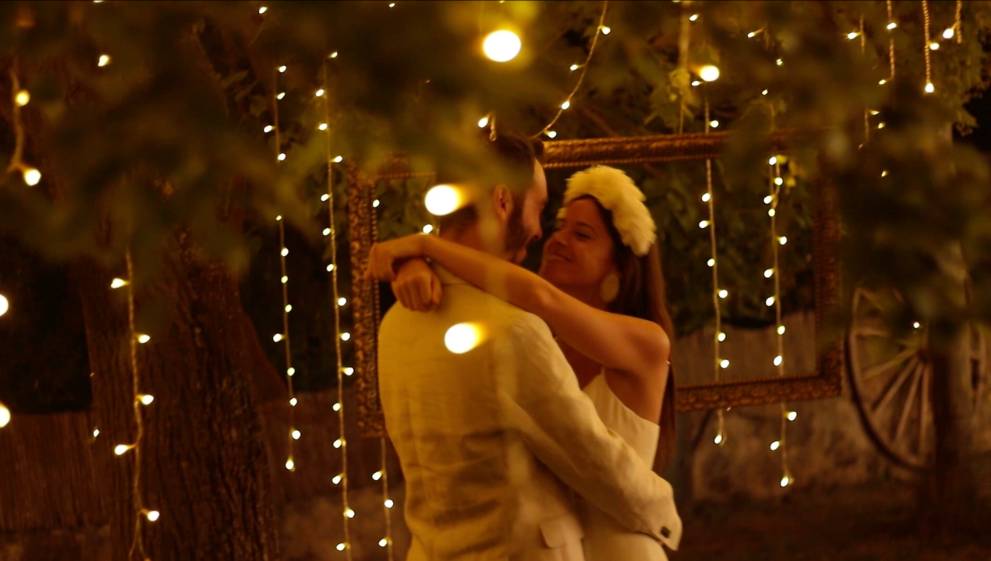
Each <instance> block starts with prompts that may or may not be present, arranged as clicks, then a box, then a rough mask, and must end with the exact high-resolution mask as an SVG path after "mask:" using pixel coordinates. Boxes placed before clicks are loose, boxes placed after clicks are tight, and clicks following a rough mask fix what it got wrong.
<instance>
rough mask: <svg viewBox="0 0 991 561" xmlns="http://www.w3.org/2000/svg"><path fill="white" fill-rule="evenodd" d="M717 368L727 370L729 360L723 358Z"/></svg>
mask: <svg viewBox="0 0 991 561" xmlns="http://www.w3.org/2000/svg"><path fill="white" fill-rule="evenodd" d="M719 367H720V368H729V360H727V359H725V358H724V359H723V360H721V361H719Z"/></svg>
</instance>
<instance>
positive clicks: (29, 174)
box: [24, 168, 41, 187]
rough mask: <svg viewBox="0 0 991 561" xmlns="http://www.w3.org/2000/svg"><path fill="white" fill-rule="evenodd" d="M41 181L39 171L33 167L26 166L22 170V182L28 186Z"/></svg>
mask: <svg viewBox="0 0 991 561" xmlns="http://www.w3.org/2000/svg"><path fill="white" fill-rule="evenodd" d="M39 181H41V172H40V171H38V170H36V169H35V168H27V169H25V170H24V183H27V184H28V185H29V186H31V187H34V186H35V185H37V184H38V182H39Z"/></svg>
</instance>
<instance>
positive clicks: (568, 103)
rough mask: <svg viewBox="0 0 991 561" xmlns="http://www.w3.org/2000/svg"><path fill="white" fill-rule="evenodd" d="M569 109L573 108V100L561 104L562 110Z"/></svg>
mask: <svg viewBox="0 0 991 561" xmlns="http://www.w3.org/2000/svg"><path fill="white" fill-rule="evenodd" d="M569 107H571V100H570V99H566V100H564V103H562V104H561V109H568V108H569Z"/></svg>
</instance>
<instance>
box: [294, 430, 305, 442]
mask: <svg viewBox="0 0 991 561" xmlns="http://www.w3.org/2000/svg"><path fill="white" fill-rule="evenodd" d="M300 436H303V435H302V433H300V432H299V431H298V430H293V431H292V439H293V440H299V437H300Z"/></svg>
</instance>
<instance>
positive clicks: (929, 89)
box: [28, 82, 936, 185]
mask: <svg viewBox="0 0 991 561" xmlns="http://www.w3.org/2000/svg"><path fill="white" fill-rule="evenodd" d="M934 91H936V87H935V86H933V83H932V82H926V93H933V92H934ZM28 185H30V183H28Z"/></svg>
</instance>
